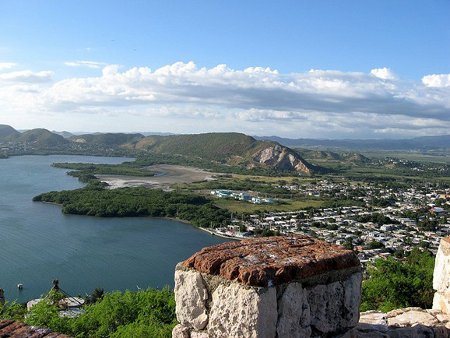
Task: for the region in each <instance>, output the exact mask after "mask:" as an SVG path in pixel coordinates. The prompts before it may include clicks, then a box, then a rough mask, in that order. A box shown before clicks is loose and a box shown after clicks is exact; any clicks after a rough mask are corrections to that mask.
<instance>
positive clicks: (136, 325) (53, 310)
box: [0, 288, 176, 338]
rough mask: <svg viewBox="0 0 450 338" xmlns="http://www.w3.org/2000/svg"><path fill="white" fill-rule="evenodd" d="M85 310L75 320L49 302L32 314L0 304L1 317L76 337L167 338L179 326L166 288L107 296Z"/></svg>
mask: <svg viewBox="0 0 450 338" xmlns="http://www.w3.org/2000/svg"><path fill="white" fill-rule="evenodd" d="M84 310H85V313H83V314H82V315H80V316H79V317H76V318H68V317H60V316H59V313H58V312H59V309H58V307H57V306H56V305H54V304H52V302H51V301H50V300H49V299H46V300H44V301H42V302H40V303H38V304H36V305H35V306H33V307H32V309H31V311H30V312H29V313H26V309H25V308H24V307H23V306H21V305H19V304H17V303H6V304H5V306H1V305H0V317H1V318H3V319H14V320H20V321H25V323H27V324H29V325H34V326H39V327H48V328H50V329H52V330H53V331H57V332H60V333H64V334H67V335H71V336H73V337H76V338H87V337H117V338H119V337H120V338H126V337H129V338H133V337H155V338H165V337H171V334H172V328H173V327H174V326H175V324H176V318H175V299H174V295H173V292H172V291H171V290H169V289H167V288H166V289H162V290H156V289H147V290H141V291H137V292H131V291H125V292H123V293H122V292H118V291H116V292H112V293H106V294H105V295H104V296H103V297H101V298H99V299H98V300H97V301H96V302H95V303H93V304H90V305H87V306H85V307H84Z"/></svg>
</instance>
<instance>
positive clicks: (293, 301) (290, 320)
mask: <svg viewBox="0 0 450 338" xmlns="http://www.w3.org/2000/svg"><path fill="white" fill-rule="evenodd" d="M278 316H279V319H278V324H277V334H278V337H292V338H303V337H304V338H308V337H310V336H311V327H310V325H311V312H310V307H309V303H308V293H307V291H306V290H305V289H303V287H302V285H301V284H300V283H291V284H289V285H288V286H287V287H286V290H285V291H284V293H283V295H282V296H281V298H280V300H279V302H278Z"/></svg>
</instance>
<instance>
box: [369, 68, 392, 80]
mask: <svg viewBox="0 0 450 338" xmlns="http://www.w3.org/2000/svg"><path fill="white" fill-rule="evenodd" d="M370 74H372V75H373V76H375V77H377V78H379V79H382V80H395V79H396V78H397V77H396V76H395V74H394V73H393V72H392V71H391V70H390V69H389V68H386V67H384V68H374V69H372V70H371V71H370Z"/></svg>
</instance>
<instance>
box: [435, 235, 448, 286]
mask: <svg viewBox="0 0 450 338" xmlns="http://www.w3.org/2000/svg"><path fill="white" fill-rule="evenodd" d="M449 288H450V237H446V238H443V239H442V240H441V242H440V244H439V249H438V252H437V254H436V262H435V265H434V273H433V289H435V290H436V291H438V292H441V293H444V292H446V291H450V289H449Z"/></svg>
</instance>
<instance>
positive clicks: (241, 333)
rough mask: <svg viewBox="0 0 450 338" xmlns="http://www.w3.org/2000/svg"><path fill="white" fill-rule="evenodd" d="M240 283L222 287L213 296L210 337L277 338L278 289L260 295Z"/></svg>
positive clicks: (209, 325) (255, 289)
mask: <svg viewBox="0 0 450 338" xmlns="http://www.w3.org/2000/svg"><path fill="white" fill-rule="evenodd" d="M258 290H259V291H261V289H257V288H246V287H244V286H242V285H239V284H237V283H232V284H230V285H228V286H227V285H224V284H221V285H219V286H218V287H217V289H216V290H215V291H214V293H213V295H212V302H211V309H210V313H209V323H208V333H209V335H210V337H214V338H240V337H246V338H273V337H275V334H276V323H277V296H276V290H275V288H269V289H266V290H265V292H262V293H258Z"/></svg>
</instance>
